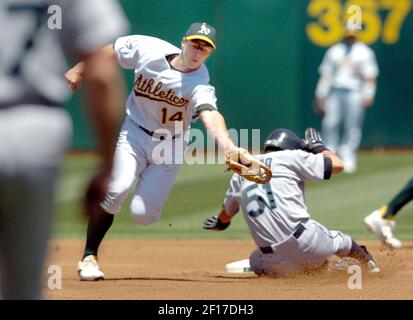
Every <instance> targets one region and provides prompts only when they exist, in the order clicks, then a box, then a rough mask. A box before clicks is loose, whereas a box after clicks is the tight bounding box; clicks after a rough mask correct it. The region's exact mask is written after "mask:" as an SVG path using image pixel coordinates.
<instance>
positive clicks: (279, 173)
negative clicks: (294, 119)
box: [204, 128, 380, 276]
mask: <svg viewBox="0 0 413 320" xmlns="http://www.w3.org/2000/svg"><path fill="white" fill-rule="evenodd" d="M306 137H307V139H308V140H307V142H305V141H303V140H302V139H300V138H299V137H298V136H296V135H295V134H294V133H293V132H291V131H289V130H287V129H277V130H274V131H273V132H272V133H271V134H270V135H269V136H268V138H267V140H266V142H265V145H264V146H265V148H264V151H265V152H264V154H262V155H257V156H256V158H257V159H259V160H260V161H262V162H263V163H265V164H266V165H268V166H269V167H270V168H271V170H272V173H273V178H272V179H271V180H270V182H268V183H267V184H265V185H260V184H256V183H254V182H251V181H248V180H244V179H242V178H241V177H240V176H239V175H237V174H234V175H233V177H232V179H231V182H230V187H229V189H228V190H227V193H226V198H225V201H224V205H223V209H222V211H221V212H220V214H219V216H218V217H217V216H214V217H211V218H208V219H207V220H206V221H205V223H204V229H207V230H224V229H225V228H227V227H228V226H229V224H230V221H231V219H232V217H233V216H234V215H235V214H236V213H237V212H238V210H239V208H240V207H241V208H242V211H243V216H244V219H245V221H246V223H247V225H248V227H249V229H250V232H251V235H252V237H253V239H254V241H255V243H256V245H257V247H258V249H257V250H255V251H254V252H252V254H251V256H250V265H251V268H252V270H253V271H254V272H255V273H256V274H258V275H262V274H266V275H272V276H289V275H292V274H294V273H298V272H302V271H308V270H313V269H317V268H320V267H321V266H323V265H324V264H325V263H326V261H327V258H328V257H330V256H332V255H338V256H340V257H346V256H348V257H353V258H356V259H358V260H359V261H360V262H362V263H364V264H366V265H367V266H368V268H369V270H370V271H372V272H379V271H380V269H379V268H378V266H377V264H376V262H375V261H374V259H373V257H372V256H371V255H370V254H369V253H368V252H367V250H366V249H365V247H361V246H359V245H358V244H357V243H356V242H354V241H353V240H352V239H351V238H350V236H348V235H347V234H344V233H342V232H339V231H331V230H328V229H327V228H325V227H324V226H323V225H321V224H320V223H318V222H316V221H315V220H312V219H311V218H310V214H309V213H308V211H307V207H306V205H305V201H304V182H305V181H308V180H314V181H320V180H324V179H329V178H330V176H331V175H332V174H335V173H339V172H340V171H342V170H343V164H342V162H341V160H340V158H339V157H338V156H337V155H335V154H334V153H333V152H331V151H329V150H327V149H326V148H325V146H324V144H323V142H322V140H321V138H320V136H319V134H318V132H316V131H315V130H314V129H312V128H309V129H307V130H306ZM302 149H306V150H308V151H309V152H307V151H304V150H302Z"/></svg>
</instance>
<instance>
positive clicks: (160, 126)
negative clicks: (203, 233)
mask: <svg viewBox="0 0 413 320" xmlns="http://www.w3.org/2000/svg"><path fill="white" fill-rule="evenodd" d="M215 47H216V31H215V29H214V28H213V27H211V26H209V25H208V24H206V23H193V24H192V25H191V26H190V27H189V28H188V30H187V32H186V33H185V35H184V37H183V38H182V39H181V49H179V48H177V47H176V46H174V45H172V44H170V43H168V42H166V41H164V40H161V39H158V38H154V37H149V36H143V35H132V36H127V37H122V38H119V39H117V40H116V41H115V43H114V45H113V46H112V45H109V46H107V47H105V48H104V49H103V50H104V51H105V52H107V54H108V55H109V56H111V57H112V59H113V60H114V61H115V58H116V60H117V61H118V63H119V64H120V65H121V66H122V67H123V68H124V69H130V70H134V72H135V82H134V88H133V90H132V91H131V93H130V95H129V97H128V99H127V101H126V117H125V121H124V123H123V126H122V129H121V132H120V135H119V139H118V144H117V148H116V152H115V160H114V169H113V172H112V179H111V181H110V183H109V187H108V193H107V196H106V197H105V200H104V201H103V202H102V204H101V208H100V209H99V211H98V212H97V213H96V214H94V215H92V217H91V219H90V220H89V223H88V230H87V240H86V246H85V250H84V254H83V257H82V260H81V261H80V262H79V264H78V273H79V277H80V280H98V279H103V278H104V273H103V272H102V271H101V270H100V268H99V265H98V262H97V254H98V248H99V245H100V243H101V241H102V240H103V238H104V236H105V234H106V232H107V231H108V230H109V228H110V227H111V225H112V223H113V219H114V215H115V214H118V213H119V212H120V211H121V208H122V205H123V202H124V201H125V199H126V197H127V195H128V192H129V189H131V188H132V186H133V185H134V182H135V181H136V180H137V179H138V178H139V181H138V183H137V184H136V187H135V190H134V191H133V196H132V202H131V204H130V212H131V216H132V218H133V219H134V221H135V222H136V223H138V224H142V225H148V224H152V223H154V222H155V221H157V220H158V219H159V218H160V217H161V213H162V208H163V205H164V203H165V201H166V199H167V198H168V196H169V193H170V191H171V189H172V186H173V183H174V182H175V178H176V175H177V173H178V170H179V168H180V167H181V164H182V163H183V159H182V156H183V154H184V150H185V148H186V146H187V144H188V138H189V129H190V124H191V122H192V121H194V120H197V119H198V118H199V119H201V120H202V122H203V124H204V125H205V128H206V129H207V131H208V133H209V134H211V135H212V137H213V138H214V140H215V141H216V142H217V143H218V145H219V146H220V147H221V149H222V150H225V153H226V154H232V153H233V152H238V151H240V150H241V149H239V148H237V147H235V145H234V144H233V142H232V140H231V139H230V138H229V136H228V132H227V128H226V124H225V120H224V118H223V117H222V115H221V113H220V112H219V111H218V110H217V105H216V96H215V88H214V87H213V86H212V85H211V84H210V83H209V73H208V70H207V68H206V66H205V64H204V62H205V61H206V60H207V59H208V57H209V56H210V55H211V54H212V53H213V51H214V49H215ZM82 74H83V65H82V63H80V64H78V65H76V66H75V67H74V68H72V69H71V70H69V71H68V73H67V77H68V78H69V79H72V85H73V86H74V87H77V86H78V85H79V83H80V80H81V77H82ZM160 147H161V148H163V147H165V152H164V156H165V157H164V158H163V159H160V158H159V154H158V152H157V150H160V149H161V148H160Z"/></svg>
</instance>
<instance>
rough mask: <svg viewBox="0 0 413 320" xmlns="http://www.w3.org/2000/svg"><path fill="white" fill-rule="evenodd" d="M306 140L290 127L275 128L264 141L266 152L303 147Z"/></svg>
mask: <svg viewBox="0 0 413 320" xmlns="http://www.w3.org/2000/svg"><path fill="white" fill-rule="evenodd" d="M303 148H304V141H303V140H302V139H301V138H300V137H298V136H297V135H296V134H295V133H294V132H292V131H291V130H288V129H275V130H274V131H273V132H271V133H270V134H269V136H268V137H267V140H266V141H265V143H264V152H267V151H278V150H295V149H303Z"/></svg>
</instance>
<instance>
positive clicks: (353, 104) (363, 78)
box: [315, 27, 379, 173]
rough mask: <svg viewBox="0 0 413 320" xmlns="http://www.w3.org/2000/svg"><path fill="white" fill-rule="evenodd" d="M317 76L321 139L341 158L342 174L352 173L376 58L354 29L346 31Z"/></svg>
mask: <svg viewBox="0 0 413 320" xmlns="http://www.w3.org/2000/svg"><path fill="white" fill-rule="evenodd" d="M319 73H320V79H319V81H318V84H317V88H316V93H315V95H316V108H317V109H318V110H319V112H320V114H322V115H323V119H322V124H321V126H322V132H321V133H322V137H323V139H324V141H325V143H326V146H327V147H328V148H329V149H330V150H332V151H334V152H338V154H339V155H340V157H341V158H342V160H343V163H344V172H347V173H353V172H355V171H356V170H357V150H358V148H359V146H360V142H361V139H362V128H363V122H364V113H365V109H366V108H368V107H370V106H372V104H373V101H374V96H375V92H376V78H377V76H378V74H379V70H378V66H377V62H376V58H375V54H374V52H373V51H372V50H371V49H370V48H369V47H368V46H367V45H365V44H364V43H362V42H361V41H359V40H358V39H357V29H354V28H349V27H346V29H345V38H344V40H343V41H342V42H340V43H338V44H335V45H334V46H332V47H331V48H329V49H328V50H327V52H326V54H325V56H324V58H323V61H322V63H321V65H320V67H319ZM341 125H343V134H342V136H341V134H340V130H341Z"/></svg>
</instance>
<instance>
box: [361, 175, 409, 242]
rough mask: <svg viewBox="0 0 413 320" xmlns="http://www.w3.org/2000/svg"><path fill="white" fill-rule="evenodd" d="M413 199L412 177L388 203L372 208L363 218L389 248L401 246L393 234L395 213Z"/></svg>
mask: <svg viewBox="0 0 413 320" xmlns="http://www.w3.org/2000/svg"><path fill="white" fill-rule="evenodd" d="M412 199H413V179H410V181H409V182H408V183H407V184H406V185H405V186H404V187H403V189H401V190H400V191H399V193H397V194H396V195H395V196H394V197H393V198H392V199H391V200H390V202H389V203H388V204H385V205H384V206H382V207H381V208H379V209H377V210H374V211H373V212H372V213H370V214H369V215H368V216H366V217H365V218H364V224H365V225H366V226H367V228H368V229H369V230H370V231H371V232H373V233H375V234H376V235H377V237H378V238H379V239H380V240H382V241H383V242H384V243H385V244H386V245H388V246H389V247H390V248H393V249H398V248H400V247H401V246H402V243H401V241H400V240H399V239H397V238H396V237H395V236H394V229H395V228H396V221H395V219H396V215H397V212H399V210H400V209H401V208H403V207H404V206H405V205H406V204H407V203H409V202H410V201H411V200H412Z"/></svg>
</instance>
